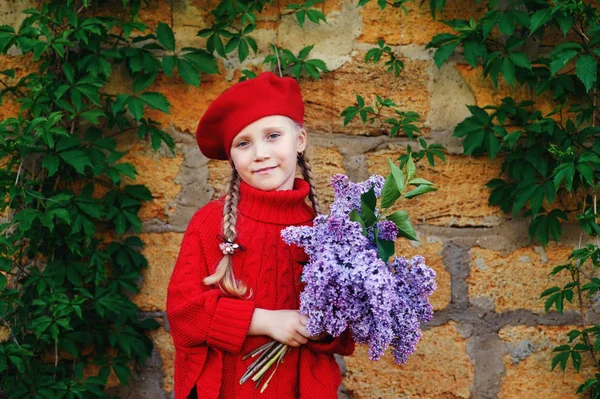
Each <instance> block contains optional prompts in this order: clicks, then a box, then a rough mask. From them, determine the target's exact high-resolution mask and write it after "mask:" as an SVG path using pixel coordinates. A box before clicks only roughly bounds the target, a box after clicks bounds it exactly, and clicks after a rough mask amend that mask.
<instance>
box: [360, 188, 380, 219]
mask: <svg viewBox="0 0 600 399" xmlns="http://www.w3.org/2000/svg"><path fill="white" fill-rule="evenodd" d="M376 206H377V197H376V196H375V190H374V189H373V187H371V189H370V190H369V191H367V192H366V193H364V194H362V195H361V196H360V216H361V217H362V220H363V221H364V223H365V227H371V226H373V225H374V224H375V223H376V222H377V216H375V207H376Z"/></svg>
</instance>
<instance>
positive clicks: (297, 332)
mask: <svg viewBox="0 0 600 399" xmlns="http://www.w3.org/2000/svg"><path fill="white" fill-rule="evenodd" d="M269 319H270V320H269V322H268V323H267V325H268V327H267V331H266V333H267V335H268V336H270V337H271V338H273V339H274V340H276V341H279V342H281V343H284V344H286V345H289V346H294V347H298V346H300V345H303V344H305V343H307V342H308V340H309V339H314V338H315V337H311V336H310V335H308V333H307V332H306V322H307V321H308V317H306V316H305V315H303V314H301V313H300V311H298V310H287V309H284V310H273V311H270V312H269ZM317 337H319V336H317Z"/></svg>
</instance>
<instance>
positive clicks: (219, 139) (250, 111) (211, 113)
mask: <svg viewBox="0 0 600 399" xmlns="http://www.w3.org/2000/svg"><path fill="white" fill-rule="evenodd" d="M270 115H283V116H287V117H290V118H291V119H293V120H294V121H296V122H298V123H299V124H301V125H304V102H303V101H302V94H301V93H300V85H298V82H296V79H294V78H289V77H283V78H280V77H278V76H277V75H275V74H274V73H272V72H263V73H261V74H260V75H258V76H257V77H256V78H253V79H248V80H244V81H243V82H238V83H236V84H234V85H233V86H231V87H229V88H228V89H226V90H225V91H224V92H223V93H221V94H220V95H219V97H217V98H216V99H215V100H214V101H213V102H212V103H211V104H210V105H209V106H208V109H207V110H206V112H205V113H204V115H202V118H201V119H200V122H199V123H198V128H197V129H196V142H197V143H198V147H200V151H201V152H202V153H203V154H204V155H205V156H206V157H207V158H210V159H222V160H226V159H229V150H230V149H231V143H232V141H233V139H234V138H235V136H236V135H237V134H238V133H239V132H240V131H241V130H242V129H243V128H244V127H246V126H247V125H249V124H250V123H252V122H254V121H256V120H258V119H260V118H263V117H265V116H270Z"/></svg>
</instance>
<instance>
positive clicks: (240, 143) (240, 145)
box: [236, 141, 247, 147]
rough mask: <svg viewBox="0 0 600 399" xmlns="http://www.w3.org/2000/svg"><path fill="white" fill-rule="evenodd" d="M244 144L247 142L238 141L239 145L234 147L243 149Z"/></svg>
mask: <svg viewBox="0 0 600 399" xmlns="http://www.w3.org/2000/svg"><path fill="white" fill-rule="evenodd" d="M246 143H247V141H240V142H239V143H238V144H237V145H236V147H244V146H243V145H242V144H246Z"/></svg>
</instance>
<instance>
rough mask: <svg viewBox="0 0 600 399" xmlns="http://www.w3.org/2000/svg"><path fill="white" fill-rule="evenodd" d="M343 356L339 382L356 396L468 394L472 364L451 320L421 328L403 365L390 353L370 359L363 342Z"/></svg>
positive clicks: (443, 398) (432, 397)
mask: <svg viewBox="0 0 600 399" xmlns="http://www.w3.org/2000/svg"><path fill="white" fill-rule="evenodd" d="M345 360H346V365H347V372H346V375H345V377H344V381H343V383H344V386H345V387H346V390H347V391H348V392H349V393H350V396H351V397H353V398H356V399H361V398H369V399H371V398H427V399H447V398H456V399H458V398H464V399H467V398H470V397H471V384H472V382H473V376H474V374H475V368H474V366H473V364H472V362H471V360H470V358H469V355H468V354H467V340H466V339H465V338H463V337H462V336H461V335H460V334H459V332H458V331H457V328H456V325H455V323H454V322H449V323H447V324H444V325H442V326H439V327H434V328H432V329H430V330H427V331H424V332H423V337H422V338H421V341H420V342H419V343H418V345H417V350H416V351H415V353H413V355H412V356H411V357H410V358H409V359H408V362H407V363H406V364H404V365H397V364H396V363H394V361H393V357H392V355H391V354H390V353H387V354H385V355H384V356H383V357H382V358H381V359H380V360H379V361H377V362H372V361H370V360H369V355H368V352H367V347H366V346H364V345H357V346H356V351H355V353H354V354H353V355H352V356H349V357H346V358H345Z"/></svg>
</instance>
